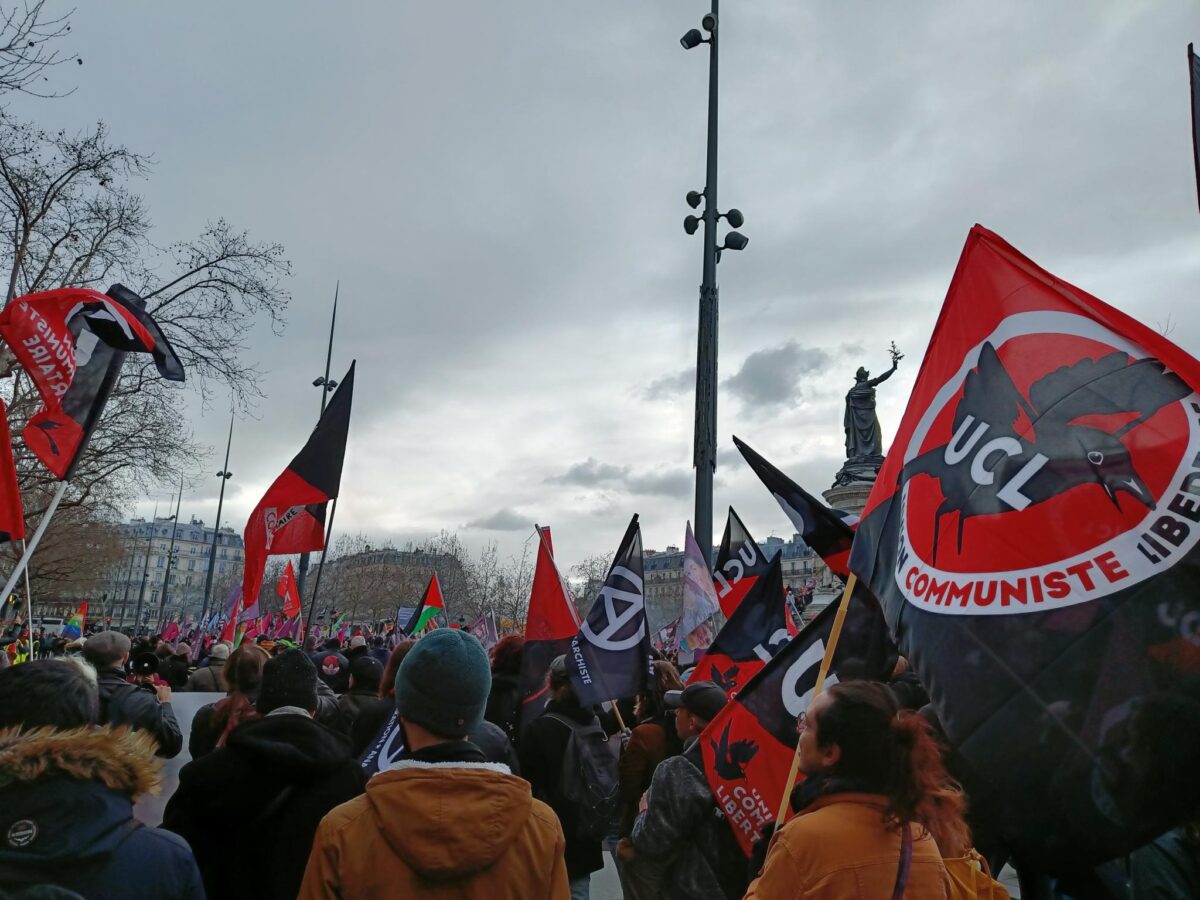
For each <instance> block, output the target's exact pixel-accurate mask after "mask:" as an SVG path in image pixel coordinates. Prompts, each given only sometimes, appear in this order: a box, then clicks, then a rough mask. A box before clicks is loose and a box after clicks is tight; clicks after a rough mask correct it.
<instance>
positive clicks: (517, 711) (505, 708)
mask: <svg viewBox="0 0 1200 900" xmlns="http://www.w3.org/2000/svg"><path fill="white" fill-rule="evenodd" d="M483 717H484V718H485V719H487V720H488V721H489V722H491V723H492V724H493V725H498V726H499V727H500V728H501V729H502V730H503V731H504V733H505V734H506V735H508V739H509V740H510V741H512V743H513V745H514V746H516V745H518V744H519V743H520V741H519V740H518V739H517V730H518V728H519V727H520V717H521V689H520V687H519V685H518V683H517V676H516V675H493V676H492V690H491V693H490V694H488V699H487V707H486V708H485V709H484V711H483Z"/></svg>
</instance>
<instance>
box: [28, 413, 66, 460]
mask: <svg viewBox="0 0 1200 900" xmlns="http://www.w3.org/2000/svg"><path fill="white" fill-rule="evenodd" d="M34 427H35V428H38V429H41V430H42V431H43V432H45V434H46V441H47V443H49V444H50V452H51V453H53V454H54V455H55V456H61V455H62V453H61V452H60V451H59V449H58V444H57V443H56V442H55V440H54V435H53V434H51V432H52V431H53V430H54V429H55V428H61V427H62V426H61V425H60V424H59V423H58V422H55V421H53V420H47V421H45V422H38V423H36V424H35V425H34Z"/></svg>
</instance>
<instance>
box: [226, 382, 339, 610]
mask: <svg viewBox="0 0 1200 900" xmlns="http://www.w3.org/2000/svg"><path fill="white" fill-rule="evenodd" d="M353 396H354V364H353V363H352V364H351V365H350V371H349V372H347V373H346V377H345V378H343V379H342V381H341V384H339V385H338V389H337V390H336V391H335V392H334V394H333V398H332V399H331V400H330V401H329V405H328V406H327V407H325V412H324V413H323V414H322V415H321V420H320V421H319V422H318V423H317V427H316V428H315V429H313V433H312V435H310V436H309V439H308V442H307V443H306V444H305V445H304V448H303V449H302V450H301V451H300V452H299V453H297V454H296V457H295V459H293V460H292V461H291V463H290V464H289V465H288V467H287V468H286V469H284V470H283V474H281V475H280V476H279V477H278V478H276V479H275V481H274V483H273V484H272V485H271V486H270V487H269V488H267V492H266V493H265V494H263V498H262V499H261V500H259V501H258V506H256V507H254V512H252V513H251V514H250V519H249V521H247V522H246V533H245V543H246V568H245V570H244V572H243V575H242V606H243V607H245V608H249V607H253V606H254V605H255V604H256V603H257V602H258V594H259V591H260V590H261V588H262V577H263V568H264V567H265V566H266V563H267V556H268V555H278V556H283V555H288V554H292V553H304V552H305V551H310V550H320V549H322V548H323V547H324V546H325V506H326V504H327V503H328V502H329V501H330V500H332V499H333V498H335V497H336V496H337V495H338V489H339V487H340V485H341V482H342V462H343V460H344V459H345V456H346V433H347V431H348V430H349V428H350V405H351V401H352V399H353Z"/></svg>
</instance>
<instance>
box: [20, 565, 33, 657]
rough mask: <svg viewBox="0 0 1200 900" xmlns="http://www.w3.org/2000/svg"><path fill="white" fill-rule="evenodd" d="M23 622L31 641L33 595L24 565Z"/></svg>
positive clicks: (26, 568) (27, 571)
mask: <svg viewBox="0 0 1200 900" xmlns="http://www.w3.org/2000/svg"><path fill="white" fill-rule="evenodd" d="M26 549H27V548H26V546H25V541H21V552H22V553H24V552H25V551H26ZM25 622H26V624H27V625H28V626H29V641H30V644H32V643H33V595H32V594H31V593H30V591H29V567H28V566H26V567H25Z"/></svg>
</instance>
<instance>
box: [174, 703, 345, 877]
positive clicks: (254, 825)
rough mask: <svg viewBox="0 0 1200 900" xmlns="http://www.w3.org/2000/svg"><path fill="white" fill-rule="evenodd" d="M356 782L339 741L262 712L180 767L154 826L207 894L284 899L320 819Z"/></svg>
mask: <svg viewBox="0 0 1200 900" xmlns="http://www.w3.org/2000/svg"><path fill="white" fill-rule="evenodd" d="M363 784H364V781H363V776H362V772H361V770H360V769H359V767H358V764H357V762H356V761H355V760H354V759H352V758H351V756H350V746H349V744H348V743H347V742H346V740H345V739H344V738H343V737H342V736H341V735H339V734H336V733H335V732H333V731H331V730H330V729H328V728H326V727H325V726H323V725H320V724H318V723H317V722H314V721H313V720H312V719H310V718H308V717H307V716H304V715H299V714H293V713H283V714H277V715H271V716H267V717H266V718H263V719H257V720H255V721H253V722H246V723H244V724H242V725H239V726H238V727H237V728H235V729H234V730H233V731H232V732H231V733H230V735H229V738H228V740H227V741H226V743H225V746H224V747H222V748H220V749H219V750H214V751H213V752H212V753H210V754H209V755H208V756H206V757H204V758H203V759H199V760H196V761H194V762H190V763H188V764H187V765H186V766H184V767H183V769H182V771H180V773H179V788H178V789H177V790H176V791H175V794H174V796H172V797H171V799H170V801H169V802H168V803H167V808H166V810H165V812H164V814H163V827H164V828H168V829H170V830H171V831H174V832H175V833H177V834H179V835H181V836H183V837H184V838H185V839H187V841H188V843H190V844H191V845H192V849H193V850H194V851H195V853H196V861H197V862H198V863H199V865H200V871H201V873H202V874H203V876H204V886H205V889H206V890H207V891H208V895H209V896H210V897H228V898H239V897H247V898H255V900H260V898H280V900H283V898H287V900H292V898H294V897H295V896H296V893H297V892H298V891H299V889H300V879H301V877H302V876H303V875H304V866H305V864H306V863H307V861H308V851H309V849H310V848H311V847H312V841H313V835H314V834H315V833H316V830H317V825H318V824H319V823H320V821H321V818H322V817H323V816H324V815H325V814H326V813H327V812H329V811H330V810H331V809H333V808H334V807H335V806H337V805H338V804H339V803H344V802H345V801H347V800H349V799H351V798H352V797H355V796H357V795H358V794H360V793H362V789H363Z"/></svg>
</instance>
